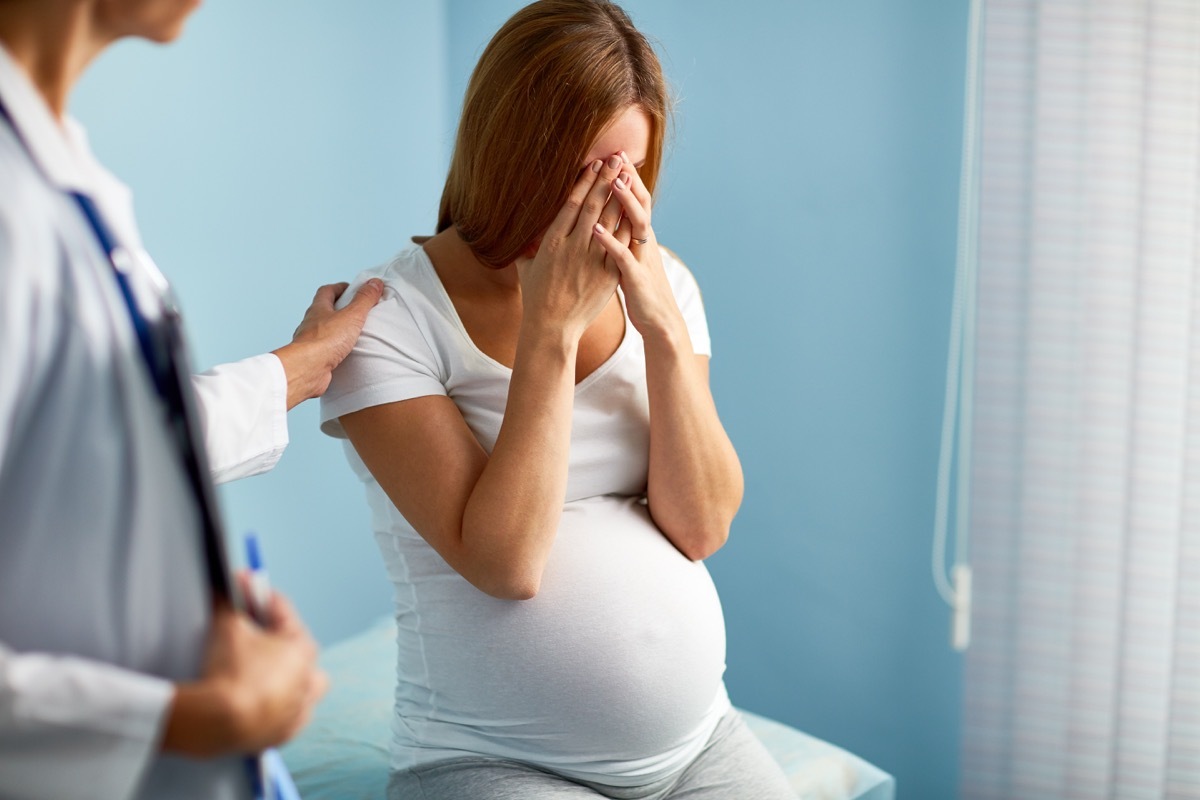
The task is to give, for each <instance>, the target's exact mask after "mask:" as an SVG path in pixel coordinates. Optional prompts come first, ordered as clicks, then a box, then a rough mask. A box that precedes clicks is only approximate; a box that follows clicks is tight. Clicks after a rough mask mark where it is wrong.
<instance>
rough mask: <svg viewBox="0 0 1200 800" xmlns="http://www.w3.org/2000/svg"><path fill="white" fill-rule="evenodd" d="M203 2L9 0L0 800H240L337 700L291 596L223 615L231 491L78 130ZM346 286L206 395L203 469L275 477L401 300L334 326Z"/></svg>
mask: <svg viewBox="0 0 1200 800" xmlns="http://www.w3.org/2000/svg"><path fill="white" fill-rule="evenodd" d="M195 5H196V3H195V0H0V798H58V799H59V800H62V799H64V798H75V797H79V798H84V797H87V798H97V797H103V798H130V797H146V798H149V797H170V798H225V797H229V798H234V797H244V796H247V794H248V780H247V771H246V762H245V760H244V758H243V754H245V753H249V752H255V751H258V750H261V749H262V748H265V747H269V746H273V745H276V744H278V743H281V742H283V741H285V740H286V739H288V738H289V737H291V736H292V735H293V734H294V733H295V732H296V731H297V730H298V729H299V728H300V727H301V726H302V725H303V724H304V722H305V720H306V719H307V717H308V715H309V713H310V711H311V709H312V706H313V705H314V703H315V702H316V700H317V699H318V698H319V697H320V695H321V694H322V692H323V691H324V686H325V677H324V676H323V674H322V673H321V672H320V671H319V669H318V668H317V666H316V647H315V645H314V643H313V641H312V639H311V637H310V636H309V634H308V632H307V630H306V629H305V627H304V626H303V624H302V623H301V622H300V620H299V618H298V617H297V615H296V614H295V612H294V611H293V610H292V608H291V606H290V605H289V604H288V603H287V601H286V600H284V599H283V598H281V597H278V596H276V597H275V598H273V599H272V605H271V607H270V609H269V612H270V614H269V615H270V617H271V619H272V620H273V622H272V624H271V625H270V627H268V628H266V629H262V628H259V627H257V626H255V625H254V624H252V623H251V622H250V621H249V620H248V619H247V618H246V617H245V616H244V615H243V614H241V613H238V612H235V611H233V610H232V609H231V608H229V607H228V606H227V605H226V604H225V603H223V602H219V601H218V602H215V603H214V600H213V596H212V592H211V591H210V589H209V581H208V579H207V575H206V566H207V563H208V562H207V561H206V559H205V553H204V548H203V544H202V541H203V539H202V525H203V524H204V523H203V515H202V511H201V510H202V508H203V507H204V506H203V503H202V502H199V501H198V496H199V495H200V494H203V492H202V491H201V489H203V487H204V486H209V489H208V491H209V492H210V493H211V485H210V484H208V477H207V476H204V475H199V473H196V475H193V476H192V477H191V479H189V475H188V469H187V467H186V462H185V461H184V460H183V459H182V458H181V455H180V451H181V450H186V449H187V445H186V443H187V442H190V441H192V440H191V439H188V438H187V437H180V436H178V435H177V430H178V429H177V428H176V427H174V426H173V420H174V419H177V417H176V418H172V417H171V416H169V415H168V414H166V413H164V409H165V408H166V407H168V406H170V402H169V401H168V400H166V394H165V393H164V390H163V387H162V384H161V382H160V381H156V380H155V379H154V377H153V376H154V375H156V374H158V375H160V376H161V373H159V372H156V370H155V366H154V364H155V360H154V358H153V357H152V355H153V353H154V352H156V351H155V350H154V347H152V346H150V345H147V336H148V335H147V334H146V331H147V330H154V329H156V328H155V326H159V327H158V329H162V326H161V324H160V323H161V322H162V321H163V320H164V319H166V317H167V306H166V305H165V304H164V301H163V297H164V287H163V285H162V283H161V276H159V275H158V273H157V271H156V270H155V269H154V268H153V265H152V264H151V263H150V262H149V260H148V258H147V257H146V256H145V255H144V253H143V251H142V250H141V246H140V238H139V236H138V231H137V226H136V224H135V221H134V217H133V213H132V203H131V199H130V197H129V193H128V190H127V189H126V187H125V186H124V185H122V184H121V183H120V182H119V181H117V180H116V179H115V178H114V177H113V176H112V175H111V174H109V173H108V172H107V171H105V170H104V168H103V167H101V166H100V165H99V164H98V163H97V162H96V161H95V159H94V158H93V157H92V156H91V154H90V152H89V151H88V148H87V144H86V140H85V138H84V134H83V131H82V129H81V128H80V127H79V125H78V124H76V123H75V122H74V121H73V120H71V119H70V118H69V117H67V116H66V114H65V107H66V102H67V97H68V95H69V93H70V90H71V88H72V87H73V86H74V84H75V82H76V80H77V79H78V78H79V77H80V75H81V73H82V72H83V71H84V69H85V68H86V67H87V65H88V64H89V63H90V62H91V61H92V59H93V58H95V56H96V55H97V54H98V53H100V52H101V51H102V50H103V49H104V48H105V47H107V46H108V45H109V44H111V43H112V42H113V41H115V40H117V39H120V38H122V37H125V36H138V37H143V38H147V39H151V40H154V41H158V42H166V41H170V40H172V39H174V38H175V37H176V36H177V35H178V33H179V31H180V30H181V28H182V25H183V23H184V20H185V19H186V17H187V16H188V14H189V13H190V11H191V10H192V9H193V8H194V6H195ZM343 288H344V287H342V286H337V285H334V286H325V287H322V288H321V289H320V290H318V292H317V296H316V298H315V299H314V301H313V304H312V306H311V307H310V308H309V309H308V312H307V313H306V315H305V317H304V320H303V321H302V323H301V325H300V327H299V328H298V329H297V331H296V334H295V336H294V338H293V340H292V342H291V343H289V344H288V345H285V346H284V347H282V348H280V349H279V350H277V351H275V353H273V354H267V355H264V356H259V357H257V358H253V359H248V360H246V361H243V362H239V363H237V364H233V365H226V366H224V367H220V368H218V369H217V370H214V371H213V372H212V373H209V374H207V375H205V376H200V377H197V378H196V383H195V395H196V398H197V400H198V401H199V403H198V405H199V410H198V413H199V422H200V428H201V429H202V430H201V431H200V432H198V433H196V434H195V436H196V437H199V436H200V435H201V434H202V435H203V445H202V450H201V455H202V456H203V454H204V453H207V459H204V458H199V459H197V460H194V461H193V462H192V463H193V465H194V464H205V462H206V461H207V464H208V465H210V466H211V469H212V475H213V477H215V478H217V479H231V478H235V477H241V476H244V475H249V474H254V473H256V472H261V471H264V470H266V469H270V468H271V466H272V465H273V464H274V463H275V461H276V460H277V459H278V458H279V455H280V453H281V452H282V450H283V448H284V447H285V446H286V444H287V432H286V421H285V413H286V409H287V408H290V407H292V406H294V405H296V404H297V403H299V402H301V401H302V400H304V399H306V398H308V397H314V396H316V395H319V394H320V393H321V392H322V391H324V388H325V386H326V385H327V384H328V382H329V376H330V372H331V370H332V369H333V367H334V366H336V365H337V363H338V362H339V361H340V360H341V359H342V358H343V357H344V356H345V355H346V353H347V352H348V351H349V350H350V348H351V347H352V346H353V344H354V341H355V340H356V339H357V337H358V333H359V331H360V330H361V328H362V324H363V321H364V319H365V317H366V314H367V312H368V311H369V310H370V308H371V306H373V305H374V303H375V301H376V300H378V297H379V294H380V291H381V287H379V286H373V287H370V286H369V287H365V288H364V290H362V291H360V292H359V294H358V295H357V296H356V297H355V299H354V300H353V301H352V302H351V303H350V305H349V306H347V307H346V308H345V309H343V310H342V311H336V312H335V311H334V307H333V303H334V301H335V300H336V298H337V296H338V294H339V293H340V291H341V290H342V289H343ZM150 341H151V342H153V339H152V337H151V338H150ZM174 385H175V386H179V385H180V384H179V383H178V382H176V383H175V384H174ZM176 396H178V393H177V395H176ZM181 441H182V442H184V443H185V444H184V445H181V444H180V442H181ZM197 475H199V477H197ZM198 487H199V488H198Z"/></svg>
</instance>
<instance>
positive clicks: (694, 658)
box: [401, 497, 725, 766]
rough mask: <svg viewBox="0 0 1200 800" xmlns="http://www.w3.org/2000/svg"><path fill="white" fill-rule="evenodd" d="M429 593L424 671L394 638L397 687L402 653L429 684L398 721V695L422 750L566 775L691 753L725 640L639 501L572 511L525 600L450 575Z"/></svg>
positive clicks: (704, 578)
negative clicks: (577, 764) (575, 769)
mask: <svg viewBox="0 0 1200 800" xmlns="http://www.w3.org/2000/svg"><path fill="white" fill-rule="evenodd" d="M434 585H440V590H438V591H435V592H431V593H429V594H428V596H426V597H424V598H423V599H422V601H421V605H422V606H424V607H425V608H427V609H428V608H431V606H429V605H428V604H430V603H442V605H441V606H440V607H439V608H438V609H437V613H436V615H434V616H436V619H437V620H438V622H437V624H432V622H433V621H432V620H431V618H430V614H429V613H422V614H421V618H422V623H421V628H422V631H421V635H420V640H421V644H422V645H423V646H422V647H421V651H422V652H421V653H420V655H421V657H422V660H423V662H424V663H423V664H421V665H420V667H418V665H417V664H416V663H415V657H416V656H417V652H416V651H415V650H411V649H409V648H406V647H405V646H404V645H403V635H402V646H401V675H402V676H403V675H404V674H405V672H406V671H407V669H406V665H405V663H404V662H405V660H406V658H405V653H406V652H408V653H409V654H410V658H409V659H408V660H410V661H413V662H414V663H412V664H411V665H410V666H411V667H412V668H414V669H419V670H421V671H423V672H424V671H425V670H427V672H424V674H426V675H427V676H428V681H429V686H428V687H418V686H411V687H409V688H411V689H414V690H417V691H414V692H413V693H412V697H413V699H414V702H413V703H411V704H409V706H408V708H407V709H405V708H404V703H403V695H404V694H405V692H404V690H403V689H404V686H403V683H402V691H401V695H402V698H401V699H402V707H401V711H402V713H405V715H406V716H407V715H410V714H411V715H417V716H425V721H426V723H428V724H427V725H426V726H425V727H426V734H427V737H429V738H434V739H437V738H439V737H440V735H441V734H440V733H439V728H448V729H451V731H457V733H453V732H451V733H447V735H448V736H449V737H450V738H451V739H454V738H456V737H457V736H458V735H461V734H462V733H463V732H464V731H466V732H469V736H470V737H471V738H473V739H474V740H476V743H475V744H474V745H472V747H478V748H479V749H483V750H485V751H487V752H491V753H492V754H495V755H500V756H512V757H518V756H522V755H523V756H524V757H526V758H529V754H530V753H533V754H544V755H545V760H546V763H548V764H551V765H553V764H558V765H561V766H569V765H570V764H571V763H572V762H574V761H575V760H576V759H577V758H578V760H580V761H581V762H595V761H607V762H626V763H629V762H635V761H638V760H643V759H649V760H654V759H655V757H657V756H661V754H663V753H666V752H668V751H671V750H673V749H678V748H680V747H686V746H688V744H689V742H691V741H692V739H694V737H695V736H696V734H697V729H698V727H699V726H701V725H702V724H703V723H704V721H705V718H706V713H707V712H709V711H710V710H711V709H712V707H713V704H714V702H715V701H716V699H717V698H718V696H722V695H721V693H722V689H721V677H722V674H723V672H724V669H725V628H724V622H723V620H722V615H721V606H720V601H719V600H718V598H717V594H716V590H715V588H714V587H713V584H712V580H711V578H710V577H709V574H708V571H707V569H706V568H705V567H704V565H703V564H700V563H694V562H691V561H689V560H688V559H686V558H685V557H684V556H683V555H681V554H680V553H679V551H677V550H676V549H675V548H674V546H672V545H671V543H670V542H668V541H667V539H666V538H665V537H664V536H663V535H662V534H661V533H660V532H659V531H658V529H657V528H656V527H655V525H654V523H653V522H652V521H651V520H650V517H649V514H648V512H647V511H646V508H645V507H644V506H643V505H641V504H640V503H638V502H636V501H634V500H630V499H627V498H611V497H601V498H593V499H589V500H584V501H579V502H575V503H571V504H569V505H568V506H567V507H566V509H565V510H564V513H563V518H562V523H561V526H560V530H559V534H558V537H557V539H556V541H555V545H554V550H553V552H552V554H551V557H550V560H549V562H548V564H547V566H546V571H545V574H544V576H543V579H542V586H541V590H540V592H539V593H538V595H537V596H536V597H535V598H533V599H532V600H526V601H520V602H517V601H501V600H496V599H494V598H491V597H488V596H486V595H484V594H483V593H481V592H479V591H478V590H476V589H475V588H474V587H472V586H470V584H468V583H467V582H466V581H464V580H462V579H461V578H460V577H459V576H457V575H453V574H452V575H448V576H446V577H445V579H444V580H439V581H434V582H432V585H428V586H427V588H433V586H434ZM437 595H441V597H440V598H439V597H437ZM408 674H409V675H410V676H411V675H412V674H413V673H412V672H409V673H408ZM426 688H427V689H428V690H429V691H428V692H427V691H425V689H426ZM439 723H445V725H440V724H439ZM420 727H421V726H419V725H418V726H417V728H415V729H414V730H415V731H419V730H420ZM443 733H445V731H443ZM427 737H422V738H427ZM478 742H485V744H479V743H478ZM425 744H427V745H428V744H435V742H429V741H426V742H425ZM439 744H445V745H450V744H452V742H451V741H447V742H443V743H439ZM458 746H462V745H461V744H460V745H458Z"/></svg>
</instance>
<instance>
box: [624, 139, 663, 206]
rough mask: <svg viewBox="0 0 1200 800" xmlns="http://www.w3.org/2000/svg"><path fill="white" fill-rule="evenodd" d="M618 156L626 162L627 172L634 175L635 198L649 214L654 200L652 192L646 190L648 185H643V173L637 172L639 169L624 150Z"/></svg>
mask: <svg viewBox="0 0 1200 800" xmlns="http://www.w3.org/2000/svg"><path fill="white" fill-rule="evenodd" d="M618 155H620V156H621V160H622V161H624V162H625V171H626V172H629V173H632V175H633V183H632V186H633V196H634V197H636V198H637V199H638V202H639V203H641V204H642V207H644V208H645V209H646V211H647V212H649V211H650V206H652V205H653V204H654V198H653V197H651V196H650V192H649V191H648V190H647V189H646V184H644V183H642V176H641V173H639V172H638V171H637V167H635V166H634V165H633V162H632V161H630V160H629V156H628V155H626V154H625V151H624V150H622V151H621V152H620V153H618Z"/></svg>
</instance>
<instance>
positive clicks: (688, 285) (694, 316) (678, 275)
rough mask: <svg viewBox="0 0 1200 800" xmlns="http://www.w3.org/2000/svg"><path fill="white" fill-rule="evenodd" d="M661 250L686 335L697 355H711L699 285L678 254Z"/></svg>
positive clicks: (710, 344)
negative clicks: (689, 338)
mask: <svg viewBox="0 0 1200 800" xmlns="http://www.w3.org/2000/svg"><path fill="white" fill-rule="evenodd" d="M660 249H661V251H662V261H663V269H664V270H665V271H666V273H667V281H668V282H669V283H670V284H671V291H672V292H673V293H674V294H675V302H676V303H678V304H679V310H680V312H682V314H683V321H684V322H685V323H687V328H688V335H689V336H690V337H691V339H692V349H693V350H694V351H695V352H696V355H699V356H710V357H711V356H712V341H711V340H710V339H709V335H708V318H707V317H706V316H705V314H704V301H703V300H702V298H701V297H700V286H699V285H698V284H697V283H696V279H695V278H694V277H693V276H692V273H691V272H690V271H689V270H688V268H687V267H686V266H684V264H683V262H682V261H681V260H680V259H679V256H677V255H675V254H674V253H673V252H671V251H670V250H668V249H667V248H665V247H660Z"/></svg>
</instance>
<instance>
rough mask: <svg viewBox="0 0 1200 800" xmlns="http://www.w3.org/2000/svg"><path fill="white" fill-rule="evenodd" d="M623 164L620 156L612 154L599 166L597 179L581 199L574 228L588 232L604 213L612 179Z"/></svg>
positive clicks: (614, 221) (615, 219)
mask: <svg viewBox="0 0 1200 800" xmlns="http://www.w3.org/2000/svg"><path fill="white" fill-rule="evenodd" d="M624 166H625V162H624V161H622V160H621V157H620V156H617V155H612V156H609V157H608V159H607V160H606V161H605V162H604V163H603V165H602V166H601V167H600V172H599V175H598V176H597V177H598V180H597V181H596V182H595V183H594V184H592V188H591V190H590V191H589V192H588V193H587V197H586V198H585V199H584V201H583V208H581V209H580V211H579V219H578V221H577V222H576V230H581V231H584V232H589V231H591V229H592V226H593V225H595V224H596V223H597V222H599V221H600V215H601V214H603V213H604V208H605V206H606V205H607V204H608V197H609V195H610V194H611V193H612V181H613V178H615V177H617V175H619V174H620V173H621V168H622V167H624ZM616 221H617V217H614V218H613V220H612V223H611V224H612V225H613V226H615V225H616Z"/></svg>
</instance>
